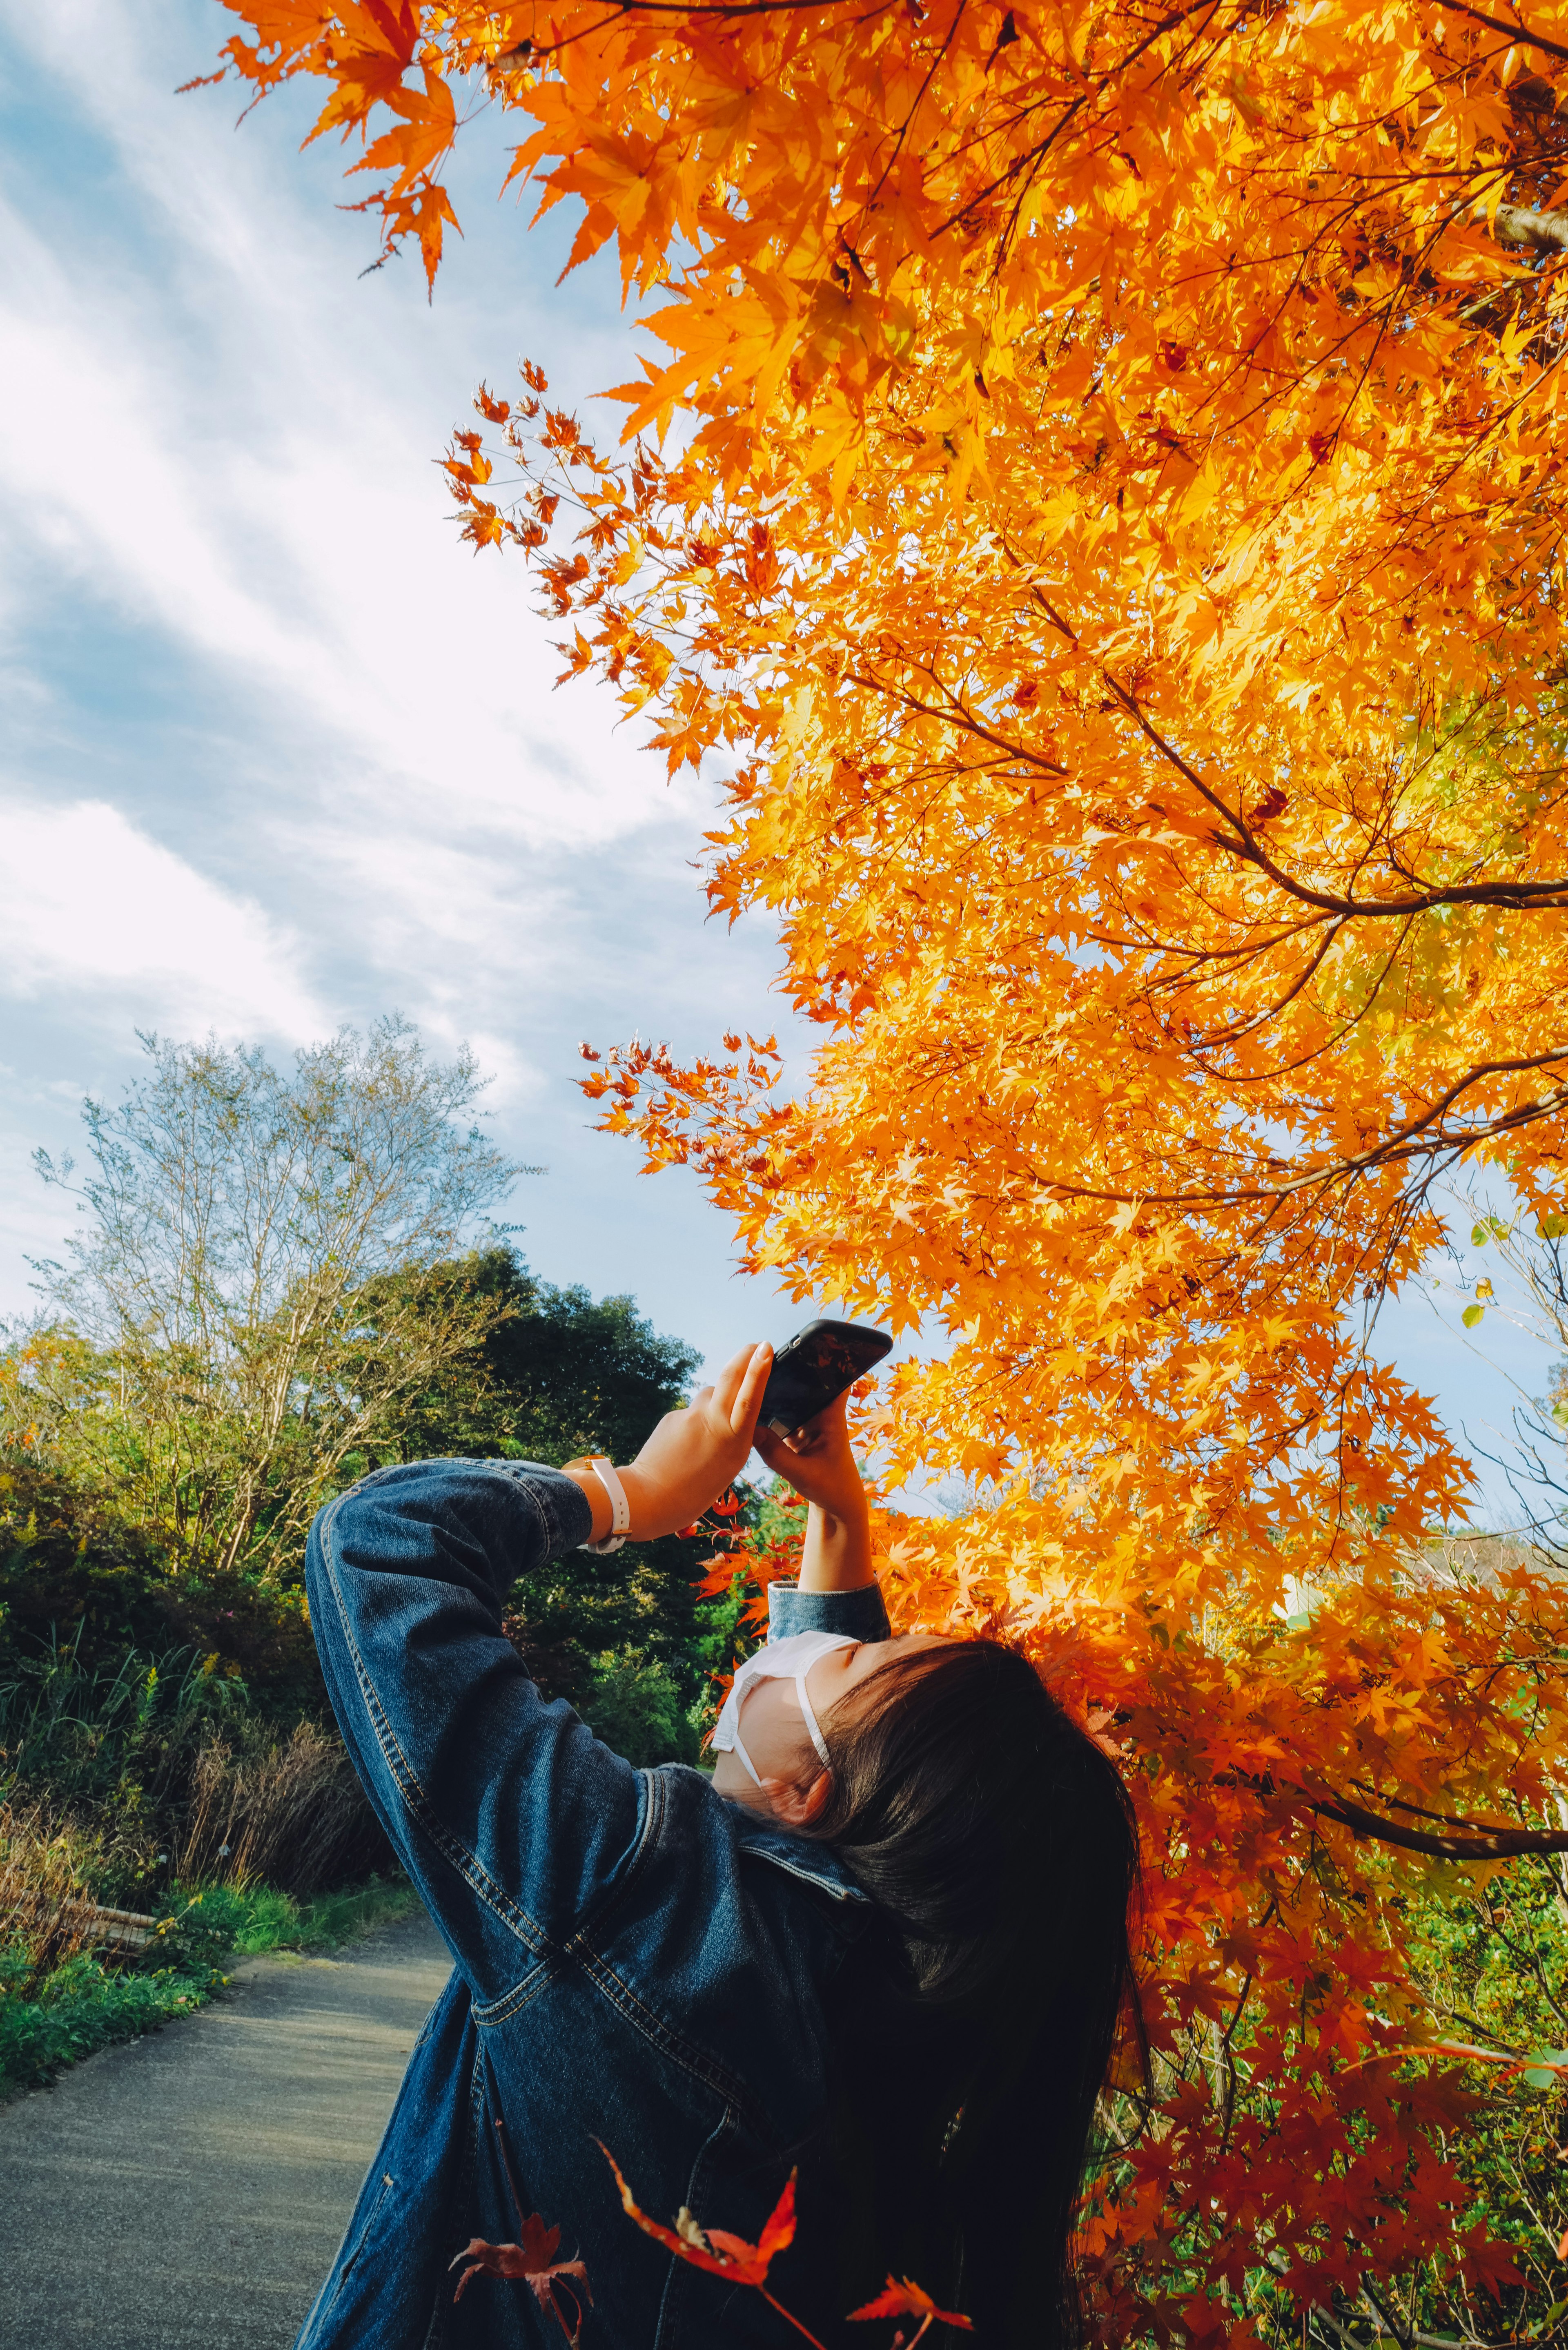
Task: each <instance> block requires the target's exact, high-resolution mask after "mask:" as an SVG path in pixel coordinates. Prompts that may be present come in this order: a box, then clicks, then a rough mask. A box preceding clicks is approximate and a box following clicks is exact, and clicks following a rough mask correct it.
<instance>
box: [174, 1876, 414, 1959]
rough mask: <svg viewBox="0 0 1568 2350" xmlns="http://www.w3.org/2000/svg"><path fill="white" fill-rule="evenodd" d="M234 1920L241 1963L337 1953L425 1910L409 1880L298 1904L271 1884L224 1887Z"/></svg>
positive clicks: (388, 1880) (379, 1882) (387, 1880)
mask: <svg viewBox="0 0 1568 2350" xmlns="http://www.w3.org/2000/svg"><path fill="white" fill-rule="evenodd" d="M213 1892H216V1893H219V1894H221V1895H222V1898H223V1900H224V1901H225V1902H226V1903H227V1904H228V1905H229V1915H230V1917H231V1918H232V1920H233V1929H232V1930H233V1935H234V1951H235V1953H236V1955H237V1956H239V1957H241V1958H252V1957H255V1956H257V1955H259V1954H260V1953H263V1952H265V1951H267V1950H338V1949H340V1948H341V1946H342V1945H343V1944H344V1943H345V1942H351V1941H353V1940H355V1939H357V1938H358V1936H359V1935H361V1934H369V1933H373V1932H374V1931H375V1929H376V1928H377V1927H378V1926H387V1925H390V1924H391V1923H392V1922H393V1920H394V1919H396V1918H406V1917H408V1916H409V1915H410V1911H412V1910H414V1909H417V1908H418V1907H419V1896H418V1895H417V1894H416V1893H415V1891H414V1888H413V1887H412V1886H411V1885H410V1883H409V1882H408V1880H407V1878H406V1877H372V1878H371V1880H370V1882H369V1885H358V1886H355V1887H353V1888H352V1889H351V1890H350V1891H348V1892H345V1893H319V1894H317V1896H316V1898H314V1899H313V1900H310V1901H296V1899H295V1898H294V1896H293V1895H292V1894H291V1893H280V1892H278V1891H277V1890H276V1888H275V1887H273V1886H270V1885H242V1886H222V1887H210V1888H209V1898H211V1895H212V1894H213Z"/></svg>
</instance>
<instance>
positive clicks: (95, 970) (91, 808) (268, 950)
mask: <svg viewBox="0 0 1568 2350" xmlns="http://www.w3.org/2000/svg"><path fill="white" fill-rule="evenodd" d="M0 872H3V873H4V875H5V923H4V925H0V988H4V989H5V991H6V992H7V993H10V994H12V995H14V996H20V997H24V998H26V997H36V996H39V995H42V994H45V993H47V994H49V995H51V996H53V997H55V998H56V999H58V997H59V996H60V995H61V994H68V993H78V994H87V995H88V996H91V995H94V994H99V995H102V994H105V993H107V994H109V995H110V996H111V997H114V998H118V999H120V1000H123V997H124V995H125V994H126V993H133V994H134V997H135V1000H136V1002H137V1003H139V1004H140V1006H142V1007H144V1008H143V1010H142V1012H141V1014H140V1018H141V1020H142V1024H144V1025H154V1026H170V1027H172V1028H175V1029H178V1030H180V1031H181V1032H182V1033H186V1034H188V1033H190V1032H191V1031H192V1030H195V1031H198V1032H200V1031H204V1030H205V1029H207V1028H209V1027H215V1028H217V1029H219V1030H220V1031H222V1032H224V1033H227V1034H236V1033H244V1034H249V1035H254V1034H255V1033H257V1032H258V1031H260V1032H261V1033H264V1034H267V1035H284V1036H289V1037H299V1038H306V1037H309V1036H311V1035H321V1034H323V1033H325V1032H326V1031H327V1029H329V1028H330V1027H331V1026H332V1025H333V1023H332V1022H331V1021H330V1019H329V1018H328V1017H327V1015H326V1014H324V1012H323V1010H322V1008H321V1006H320V1005H319V1004H318V1003H316V1002H315V1001H314V1000H313V998H312V997H311V996H310V995H309V994H308V993H306V990H305V989H304V988H303V987H302V986H301V984H300V982H299V978H298V971H297V967H298V964H299V962H300V954H299V949H298V945H297V942H296V941H293V940H291V939H290V938H288V937H287V936H286V934H284V933H283V932H282V931H280V930H279V929H278V926H277V925H276V924H275V922H273V921H272V920H269V919H268V917H267V916H266V915H265V913H264V912H263V911H262V910H261V908H260V907H259V906H256V905H254V903H252V902H251V901H249V900H247V899H243V898H236V897H234V896H231V895H230V894H229V893H228V892H227V891H226V890H223V889H219V888H217V887H216V886H215V884H214V883H213V882H211V881H209V880H207V879H205V878H204V877H203V876H202V874H200V873H197V872H196V871H194V870H193V868H192V867H191V866H189V865H187V864H185V863H184V862H183V861H182V859H181V858H178V857H176V856H174V855H173V854H172V853H171V851H170V850H169V849H167V848H163V847H160V846H159V844H158V843H157V842H156V841H153V840H150V839H149V838H148V837H147V836H146V834H145V833H142V832H139V831H138V830H137V829H136V827H134V826H133V825H131V824H129V823H128V822H127V821H126V819H125V817H124V816H122V815H121V814H120V813H119V809H118V808H113V807H109V806H105V804H104V803H103V802H102V801H101V800H84V801H81V802H79V803H78V805H77V806H74V807H64V808H47V807H37V806H26V805H25V804H21V803H17V802H11V803H5V802H0Z"/></svg>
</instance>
